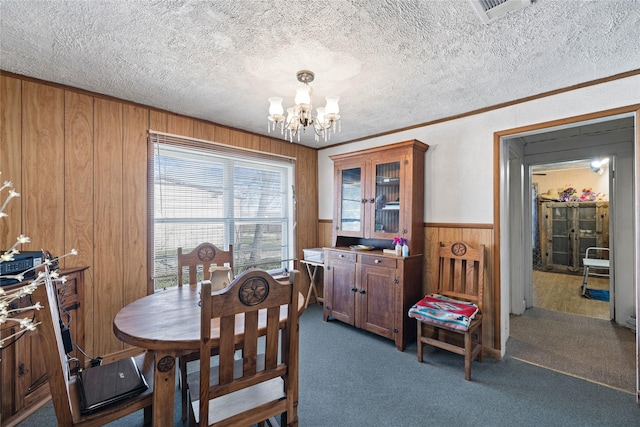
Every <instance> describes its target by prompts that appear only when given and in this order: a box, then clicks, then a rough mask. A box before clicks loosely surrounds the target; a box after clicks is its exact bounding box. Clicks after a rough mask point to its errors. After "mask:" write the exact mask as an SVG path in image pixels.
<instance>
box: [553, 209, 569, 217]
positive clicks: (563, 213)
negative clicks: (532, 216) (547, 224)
mask: <svg viewBox="0 0 640 427" xmlns="http://www.w3.org/2000/svg"><path fill="white" fill-rule="evenodd" d="M566 218H567V208H553V219H554V220H555V219H566Z"/></svg>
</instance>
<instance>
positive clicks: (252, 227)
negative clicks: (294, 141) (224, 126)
mask: <svg viewBox="0 0 640 427" xmlns="http://www.w3.org/2000/svg"><path fill="white" fill-rule="evenodd" d="M294 167H295V163H294V160H293V159H291V158H288V157H281V156H275V155H270V154H267V153H261V152H257V151H252V150H243V149H238V148H234V147H230V146H226V145H222V144H215V143H211V142H207V141H200V140H195V139H190V138H184V137H177V136H175V135H169V134H163V133H159V132H152V131H150V132H149V203H150V209H149V214H150V216H151V218H150V221H149V224H150V228H151V229H150V230H149V233H150V242H152V245H153V248H152V253H153V255H152V263H153V279H154V288H155V289H163V288H167V287H170V286H175V285H177V272H178V263H177V248H178V247H182V248H183V252H189V251H191V250H192V249H193V248H195V247H196V246H197V245H199V244H200V243H203V242H208V243H212V244H214V245H216V246H218V247H219V248H221V249H223V250H227V249H228V246H229V244H232V245H233V256H234V260H233V262H234V270H235V271H234V274H236V275H237V274H239V273H241V272H242V271H244V270H246V269H247V268H250V267H257V268H262V269H265V270H269V271H272V272H276V271H282V270H284V269H290V268H291V265H292V258H293V254H294V253H295V250H294V247H293V246H294V217H295V212H294V208H295V203H294V189H293V177H294V172H295V170H294ZM204 274H205V272H200V273H199V278H198V279H199V280H202V279H203V278H204ZM206 275H207V276H206V278H207V279H208V278H209V277H208V272H206Z"/></svg>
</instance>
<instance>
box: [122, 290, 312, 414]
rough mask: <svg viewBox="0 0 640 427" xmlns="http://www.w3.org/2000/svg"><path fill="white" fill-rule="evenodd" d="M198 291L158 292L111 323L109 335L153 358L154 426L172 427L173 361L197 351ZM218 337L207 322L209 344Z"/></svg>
mask: <svg viewBox="0 0 640 427" xmlns="http://www.w3.org/2000/svg"><path fill="white" fill-rule="evenodd" d="M199 291H200V287H199V286H198V285H190V286H186V285H185V286H181V287H175V288H171V289H167V290H165V291H159V292H156V293H154V294H151V295H148V296H146V297H144V298H141V299H139V300H137V301H134V302H132V303H131V304H129V305H127V306H125V307H124V308H122V309H121V310H120V311H119V312H118V314H116V317H115V318H114V319H113V332H114V333H115V335H116V337H118V339H120V340H121V341H123V342H125V343H127V344H130V345H132V346H135V347H140V348H143V349H146V350H149V351H150V355H152V356H154V364H155V369H154V373H155V375H154V379H155V381H154V391H153V425H155V426H173V425H174V414H173V409H174V399H175V375H176V366H175V359H176V357H178V356H180V355H182V354H188V353H192V352H194V351H198V350H199V349H200V307H199V306H198V302H199V301H200V296H199ZM298 307H299V309H300V311H302V309H303V307H304V296H303V295H302V294H299V296H298ZM265 317H266V313H265ZM286 318H287V307H282V310H281V311H280V319H281V320H282V319H286ZM260 319H262V316H260ZM263 322H264V321H261V323H263ZM235 327H236V331H237V332H236V333H240V334H242V333H243V332H244V318H243V317H242V316H237V317H236V326H235ZM219 335H220V324H219V321H218V320H217V319H214V320H212V321H211V338H212V340H217V339H218V338H219Z"/></svg>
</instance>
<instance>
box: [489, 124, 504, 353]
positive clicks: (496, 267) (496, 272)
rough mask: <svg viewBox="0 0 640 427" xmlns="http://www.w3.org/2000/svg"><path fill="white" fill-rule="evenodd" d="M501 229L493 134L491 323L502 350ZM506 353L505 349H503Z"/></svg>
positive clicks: (495, 137) (497, 139) (497, 153)
mask: <svg viewBox="0 0 640 427" xmlns="http://www.w3.org/2000/svg"><path fill="white" fill-rule="evenodd" d="M500 239H501V229H500V135H498V133H497V132H496V133H494V134H493V245H494V246H493V247H494V252H493V259H492V260H491V262H492V263H493V266H492V267H493V306H494V313H495V318H494V322H493V334H494V335H493V336H494V337H495V343H496V347H498V348H500V349H501V350H503V349H502V348H501V347H502V331H501V329H500V327H501V325H502V304H501V301H500V300H501V282H500V275H501V274H502V273H501V271H500V254H501V253H502V249H501V248H500ZM504 351H505V352H506V349H504Z"/></svg>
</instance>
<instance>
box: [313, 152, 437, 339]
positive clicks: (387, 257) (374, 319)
mask: <svg viewBox="0 0 640 427" xmlns="http://www.w3.org/2000/svg"><path fill="white" fill-rule="evenodd" d="M427 149H428V145H426V144H424V143H422V142H420V141H417V140H410V141H405V142H400V143H397V144H391V145H386V146H382V147H376V148H372V149H368V150H362V151H357V152H353V153H346V154H339V155H335V156H331V159H332V160H333V161H334V194H335V195H336V200H335V202H334V213H333V236H332V239H333V243H334V246H333V247H330V248H325V249H324V264H325V271H324V308H323V318H324V320H325V321H327V320H329V318H333V319H336V320H339V321H342V322H345V323H348V324H350V325H353V326H355V327H357V328H362V329H365V330H367V331H370V332H373V333H376V334H378V335H381V336H383V337H386V338H389V339H392V340H394V341H395V344H396V347H397V348H398V350H401V351H403V350H404V349H405V347H406V345H407V343H408V342H409V341H411V340H414V339H415V321H413V322H410V321H409V317H408V316H407V312H408V310H409V308H410V307H411V305H412V304H414V303H415V302H416V301H417V300H418V299H419V298H420V297H421V296H422V295H421V293H422V265H423V255H422V253H423V251H424V226H423V224H424V153H425V152H426V150H427ZM394 237H403V238H405V239H406V240H407V242H408V245H409V254H410V255H409V256H407V257H402V256H396V255H392V254H386V253H383V249H389V248H392V241H393V239H394ZM362 246H367V247H373V248H374V249H373V250H358V249H359V248H360V247H362ZM367 249H368V248H367Z"/></svg>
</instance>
